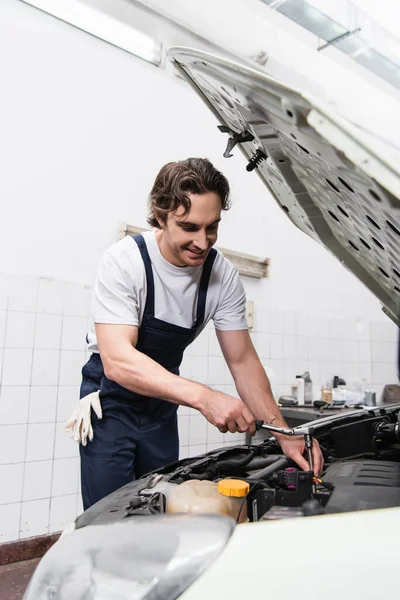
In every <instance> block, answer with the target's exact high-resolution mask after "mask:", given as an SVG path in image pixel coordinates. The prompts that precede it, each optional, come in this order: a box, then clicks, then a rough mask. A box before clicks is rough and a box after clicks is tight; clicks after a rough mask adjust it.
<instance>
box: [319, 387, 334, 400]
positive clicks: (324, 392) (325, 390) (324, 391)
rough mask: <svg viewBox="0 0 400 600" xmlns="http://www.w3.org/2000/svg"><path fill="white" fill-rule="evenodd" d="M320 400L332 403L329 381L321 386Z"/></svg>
mask: <svg viewBox="0 0 400 600" xmlns="http://www.w3.org/2000/svg"><path fill="white" fill-rule="evenodd" d="M321 400H323V401H324V402H326V403H327V404H332V387H331V385H330V383H326V384H325V385H323V386H322V388H321Z"/></svg>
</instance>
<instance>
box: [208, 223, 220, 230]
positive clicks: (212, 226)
mask: <svg viewBox="0 0 400 600" xmlns="http://www.w3.org/2000/svg"><path fill="white" fill-rule="evenodd" d="M216 229H218V223H216V224H215V225H210V227H209V228H208V231H215V230H216Z"/></svg>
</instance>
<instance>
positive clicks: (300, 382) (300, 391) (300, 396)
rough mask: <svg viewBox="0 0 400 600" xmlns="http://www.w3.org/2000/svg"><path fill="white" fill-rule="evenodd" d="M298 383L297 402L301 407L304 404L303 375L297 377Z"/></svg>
mask: <svg viewBox="0 0 400 600" xmlns="http://www.w3.org/2000/svg"><path fill="white" fill-rule="evenodd" d="M296 382H297V402H298V403H299V406H301V405H302V404H304V379H303V378H302V376H301V375H296Z"/></svg>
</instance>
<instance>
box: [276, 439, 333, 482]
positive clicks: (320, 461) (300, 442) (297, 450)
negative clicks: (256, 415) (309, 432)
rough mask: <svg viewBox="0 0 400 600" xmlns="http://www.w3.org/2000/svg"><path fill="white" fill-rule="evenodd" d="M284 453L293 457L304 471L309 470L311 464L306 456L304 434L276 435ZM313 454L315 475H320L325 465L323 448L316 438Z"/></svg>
mask: <svg viewBox="0 0 400 600" xmlns="http://www.w3.org/2000/svg"><path fill="white" fill-rule="evenodd" d="M276 438H277V440H278V442H279V444H280V446H281V448H282V450H283V453H284V454H285V455H286V456H287V457H288V458H291V459H292V460H293V461H294V462H295V463H297V464H298V465H299V467H301V468H302V469H303V471H309V470H310V465H309V464H308V462H307V460H306V459H305V458H304V457H305V456H307V451H306V444H305V441H304V438H303V436H294V437H288V436H285V435H279V436H278V435H277V436H276ZM312 456H313V462H314V475H315V477H319V476H320V475H321V472H322V468H323V466H324V457H323V455H322V452H321V448H320V447H319V444H318V442H317V440H316V439H314V438H313V446H312Z"/></svg>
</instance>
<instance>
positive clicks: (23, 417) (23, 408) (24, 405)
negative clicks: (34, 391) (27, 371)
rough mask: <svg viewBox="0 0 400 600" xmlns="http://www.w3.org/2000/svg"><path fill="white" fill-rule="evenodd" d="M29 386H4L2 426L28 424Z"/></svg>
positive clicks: (0, 411) (0, 404) (0, 412)
mask: <svg viewBox="0 0 400 600" xmlns="http://www.w3.org/2000/svg"><path fill="white" fill-rule="evenodd" d="M30 390H31V388H30V387H29V386H27V385H26V386H22V385H19V386H13V385H3V386H2V387H1V388H0V425H14V424H18V423H27V422H28V414H29V393H30Z"/></svg>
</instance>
